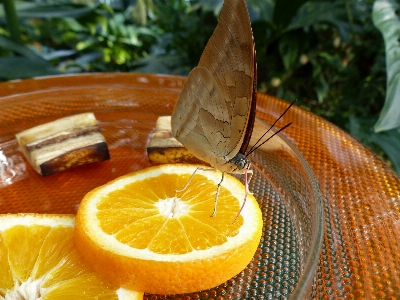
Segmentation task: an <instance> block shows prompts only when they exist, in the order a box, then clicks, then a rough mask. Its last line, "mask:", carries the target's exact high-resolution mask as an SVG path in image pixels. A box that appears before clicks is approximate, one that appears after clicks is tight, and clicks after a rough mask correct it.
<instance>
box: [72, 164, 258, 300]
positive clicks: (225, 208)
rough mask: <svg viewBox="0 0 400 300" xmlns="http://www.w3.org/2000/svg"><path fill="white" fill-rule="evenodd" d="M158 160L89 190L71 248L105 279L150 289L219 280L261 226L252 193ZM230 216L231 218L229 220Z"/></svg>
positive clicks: (248, 251)
mask: <svg viewBox="0 0 400 300" xmlns="http://www.w3.org/2000/svg"><path fill="white" fill-rule="evenodd" d="M195 168H196V166H193V165H184V164H175V165H160V166H156V167H151V168H148V169H145V170H141V171H138V172H135V173H132V174H128V175H126V176H123V177H120V178H118V179H116V180H114V181H111V182H109V183H107V184H105V185H103V186H101V187H98V188H96V189H94V190H92V191H91V192H89V193H88V194H87V195H86V196H85V197H84V199H83V200H82V202H81V204H80V207H79V209H78V213H77V219H76V232H75V233H76V234H75V238H76V241H77V247H78V249H79V250H80V251H81V253H82V254H83V256H84V257H85V258H86V260H87V261H88V262H90V264H91V265H93V267H94V269H95V270H96V271H97V272H98V273H99V274H101V275H102V276H103V277H104V278H106V279H107V280H109V281H111V282H113V283H114V284H116V285H121V286H124V287H128V288H131V289H135V290H143V291H145V292H149V293H155V294H176V293H186V292H194V291H200V290H203V289H208V288H211V287H214V286H217V285H218V284H221V283H223V282H225V281H226V280H228V279H230V278H231V277H233V276H234V275H236V274H237V273H239V272H240V271H242V270H243V269H244V268H245V267H246V265H247V264H248V263H249V262H250V260H251V259H252V257H253V255H254V253H255V251H256V249H257V246H258V244H259V241H260V237H261V231H262V224H263V222H262V217H261V211H260V208H259V206H258V203H257V201H256V199H255V198H254V197H253V196H252V195H248V196H247V202H246V205H245V206H244V208H243V210H242V212H241V214H240V215H239V217H238V218H237V219H236V220H235V217H236V215H237V213H238V211H239V210H240V207H241V204H242V201H243V199H244V192H245V191H244V186H243V185H242V184H241V183H240V182H239V181H238V180H236V179H235V178H234V177H231V176H225V179H224V182H223V186H222V188H221V191H220V195H219V200H218V206H217V214H216V216H215V217H210V215H211V214H212V212H213V207H214V199H215V192H216V188H217V184H218V183H219V182H220V180H221V173H220V172H217V171H214V170H210V171H198V172H197V173H196V175H195V176H194V177H193V180H192V181H191V182H190V184H189V186H188V187H187V188H186V189H185V190H184V191H182V192H176V190H179V189H182V188H183V187H184V186H185V185H186V183H187V182H188V180H189V178H190V176H191V175H192V173H193V172H194V170H195ZM234 220H235V222H233V221H234Z"/></svg>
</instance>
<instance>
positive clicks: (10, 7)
mask: <svg viewBox="0 0 400 300" xmlns="http://www.w3.org/2000/svg"><path fill="white" fill-rule="evenodd" d="M3 5H4V12H5V14H6V20H7V25H8V30H9V32H10V37H11V39H12V40H13V41H14V42H16V43H18V44H23V42H22V39H21V32H20V30H19V20H18V16H17V10H16V9H15V2H14V0H3Z"/></svg>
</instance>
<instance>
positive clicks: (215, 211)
mask: <svg viewBox="0 0 400 300" xmlns="http://www.w3.org/2000/svg"><path fill="white" fill-rule="evenodd" d="M224 176H225V172H222V177H221V181H220V182H219V183H218V186H217V193H216V194H215V200H214V210H213V213H212V214H211V216H210V217H215V215H216V214H217V203H218V197H219V190H220V189H221V185H222V182H223V181H224Z"/></svg>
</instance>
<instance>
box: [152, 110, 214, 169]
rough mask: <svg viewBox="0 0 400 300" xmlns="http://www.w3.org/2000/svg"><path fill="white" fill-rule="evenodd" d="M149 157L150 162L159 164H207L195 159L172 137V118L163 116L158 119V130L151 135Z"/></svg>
mask: <svg viewBox="0 0 400 300" xmlns="http://www.w3.org/2000/svg"><path fill="white" fill-rule="evenodd" d="M147 156H148V157H149V160H150V161H152V162H155V163H159V164H171V163H192V164H207V163H205V162H204V161H202V160H199V159H198V158H197V157H195V156H194V155H193V154H192V153H191V152H189V151H188V150H187V149H186V148H185V147H184V146H183V145H182V144H181V143H180V142H178V141H177V140H176V139H175V138H174V137H173V136H172V132H171V116H162V117H159V118H158V119H157V122H156V129H155V131H154V132H153V133H152V134H151V136H150V140H149V143H148V145H147Z"/></svg>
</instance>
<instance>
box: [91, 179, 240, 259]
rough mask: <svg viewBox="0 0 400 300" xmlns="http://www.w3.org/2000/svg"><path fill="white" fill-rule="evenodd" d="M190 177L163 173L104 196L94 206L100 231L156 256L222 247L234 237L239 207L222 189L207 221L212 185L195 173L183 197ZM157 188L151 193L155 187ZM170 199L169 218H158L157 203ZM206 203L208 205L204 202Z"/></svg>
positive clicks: (213, 193) (212, 193)
mask: <svg viewBox="0 0 400 300" xmlns="http://www.w3.org/2000/svg"><path fill="white" fill-rule="evenodd" d="M189 178H190V176H189V175H186V174H185V175H176V174H173V175H171V174H162V175H159V176H157V177H151V178H146V179H144V180H138V181H136V182H133V183H131V184H127V185H126V186H124V187H123V188H121V189H119V190H115V191H113V192H110V193H108V194H107V195H106V196H104V197H103V198H102V199H101V200H100V201H99V202H98V204H97V209H98V212H97V218H98V220H99V222H100V227H101V229H102V230H103V231H104V232H105V233H107V234H111V235H114V236H115V238H116V239H117V240H119V241H120V242H121V243H124V244H127V245H129V246H131V247H133V248H138V249H145V248H148V249H149V250H150V251H153V252H155V253H159V254H184V253H188V252H191V251H193V250H204V249H208V248H210V247H213V246H216V245H221V244H223V243H225V242H226V241H227V238H228V237H233V236H235V235H237V234H238V232H239V229H240V227H241V226H242V224H243V218H242V216H239V217H238V218H237V220H236V221H235V222H234V223H232V221H233V220H234V218H235V217H236V214H237V212H238V211H239V209H240V207H239V203H238V201H237V200H236V198H235V197H233V196H232V195H231V193H230V192H229V191H228V190H227V189H226V188H224V187H221V190H220V194H219V198H218V209H217V215H216V216H215V217H213V218H210V215H211V213H212V208H213V207H214V198H215V192H216V188H217V187H216V184H215V183H214V182H213V181H210V180H208V179H207V178H206V177H205V176H202V175H199V174H196V175H195V176H194V178H193V180H192V181H191V183H190V185H189V186H188V188H187V189H186V190H184V191H183V192H175V191H176V190H177V189H182V188H183V187H184V186H185V185H186V183H187V182H188V180H189ZM155 186H156V187H157V189H154V187H155ZM174 198H175V202H176V203H178V202H181V203H180V204H176V205H177V206H179V205H180V206H181V207H184V208H186V209H183V213H179V209H177V210H176V211H173V213H174V215H173V216H171V215H170V217H168V216H164V215H163V214H160V210H159V208H158V206H157V204H160V201H162V200H167V199H171V200H170V201H173V200H172V199H174ZM204 199H207V200H204Z"/></svg>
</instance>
